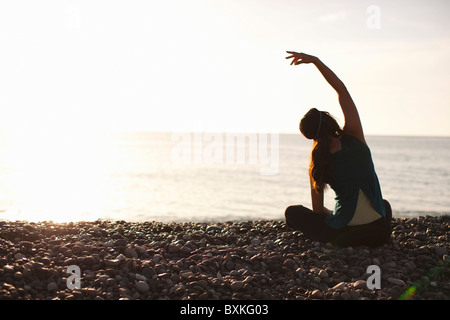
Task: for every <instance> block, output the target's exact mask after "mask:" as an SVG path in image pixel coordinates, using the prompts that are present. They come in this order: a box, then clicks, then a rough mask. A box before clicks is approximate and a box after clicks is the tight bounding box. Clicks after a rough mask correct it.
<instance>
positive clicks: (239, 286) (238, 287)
mask: <svg viewBox="0 0 450 320" xmlns="http://www.w3.org/2000/svg"><path fill="white" fill-rule="evenodd" d="M230 287H231V290H233V291H239V290H241V289H242V288H243V287H244V283H243V282H242V281H233V282H232V283H231V284H230Z"/></svg>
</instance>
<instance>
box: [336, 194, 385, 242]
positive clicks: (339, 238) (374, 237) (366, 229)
mask: <svg viewBox="0 0 450 320" xmlns="http://www.w3.org/2000/svg"><path fill="white" fill-rule="evenodd" d="M384 206H385V209H386V216H385V217H384V218H380V219H378V220H375V221H374V222H371V223H368V224H363V225H359V226H351V227H344V228H342V229H341V230H340V231H339V232H338V234H337V235H336V237H335V238H334V239H333V240H332V241H331V242H332V243H333V244H335V245H338V246H341V247H348V246H370V247H376V246H381V245H383V244H385V243H388V242H389V238H390V237H391V233H392V228H391V220H392V209H391V205H390V204H389V202H388V201H386V200H384Z"/></svg>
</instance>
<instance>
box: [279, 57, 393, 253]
mask: <svg viewBox="0 0 450 320" xmlns="http://www.w3.org/2000/svg"><path fill="white" fill-rule="evenodd" d="M287 53H289V54H290V56H288V57H286V59H291V58H292V62H291V65H293V64H294V65H299V64H302V63H313V64H314V65H315V66H316V67H317V68H318V69H319V71H320V72H321V73H322V75H323V76H324V78H325V79H326V80H327V82H328V83H329V84H330V85H331V86H332V87H333V88H334V89H335V90H336V92H337V94H338V96H339V103H340V106H341V109H342V112H343V113H344V119H345V125H344V127H343V128H342V129H341V128H340V127H339V125H338V124H337V122H336V120H335V119H334V118H333V117H332V116H331V115H330V114H329V113H328V112H325V111H319V110H317V109H315V108H313V109H310V110H309V111H308V112H307V113H306V114H305V116H304V117H303V118H302V119H301V121H300V131H301V133H302V134H303V135H304V136H305V137H306V138H308V139H313V140H314V142H313V149H312V152H311V163H310V168H309V176H310V181H311V200H312V209H313V210H312V211H311V210H310V209H308V208H305V207H303V206H301V205H295V206H290V207H288V208H287V209H286V212H285V217H286V223H287V225H288V226H289V227H291V228H293V229H295V230H300V231H302V232H303V234H304V235H306V236H307V237H309V238H310V239H313V240H316V241H321V242H331V243H333V244H335V245H339V246H358V245H367V246H379V245H382V244H384V243H387V242H388V241H389V238H390V235H391V219H392V211H391V207H390V205H389V202H387V201H386V200H383V198H382V194H381V189H380V184H379V182H378V177H377V174H376V173H375V169H374V165H373V162H372V156H371V153H370V149H369V147H368V146H367V143H366V140H365V139H364V133H363V129H362V125H361V121H360V118H359V114H358V110H357V109H356V106H355V104H354V102H353V100H352V98H351V96H350V94H349V92H348V91H347V88H346V87H345V85H344V83H343V82H342V81H341V80H340V79H339V78H338V77H337V76H336V75H335V74H334V73H333V71H331V70H330V69H329V68H328V67H327V66H326V65H325V64H323V63H322V61H320V60H319V59H318V58H317V57H314V56H311V55H307V54H304V53H297V52H292V51H287ZM327 184H328V185H329V186H330V187H331V188H332V189H333V190H334V192H335V193H336V204H335V208H334V212H332V211H330V210H328V209H327V208H325V207H324V201H323V193H324V190H325V187H326V185H327Z"/></svg>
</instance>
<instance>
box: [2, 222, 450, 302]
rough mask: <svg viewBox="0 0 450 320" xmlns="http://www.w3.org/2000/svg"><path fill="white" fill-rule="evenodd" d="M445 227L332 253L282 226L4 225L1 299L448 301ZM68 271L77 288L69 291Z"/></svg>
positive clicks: (411, 226)
mask: <svg viewBox="0 0 450 320" xmlns="http://www.w3.org/2000/svg"><path fill="white" fill-rule="evenodd" d="M449 223H450V218H449V217H448V216H442V217H431V216H426V217H417V218H414V219H410V220H408V219H402V218H394V219H393V236H392V239H391V242H390V244H387V245H384V246H381V247H375V248H370V247H364V246H362V247H357V246H355V247H344V248H340V247H336V246H334V245H332V244H331V243H320V242H317V241H310V240H307V239H305V237H304V236H303V234H302V233H301V232H298V231H292V230H290V229H289V228H287V226H286V225H285V223H284V222H281V221H263V220H261V221H260V220H258V221H243V222H217V223H214V224H209V223H168V224H164V223H160V222H142V223H135V222H125V221H95V222H76V223H68V224H53V223H52V222H39V223H33V224H31V223H27V222H7V223H2V224H0V252H1V255H0V299H2V298H7V297H16V298H17V299H27V300H30V299H61V300H65V299H68V300H73V299H75V300H78V299H79V300H82V299H100V300H101V299H106V300H118V299H122V300H127V299H128V300H130V299H149V298H151V299H155V300H157V299H164V300H170V299H190V300H195V299H244V300H245V299H300V298H301V299H305V298H306V299H339V300H351V299H363V300H364V299H382V300H386V299H397V298H398V297H399V296H400V295H401V294H402V293H403V292H404V290H405V288H406V287H407V286H410V285H413V284H420V286H417V290H416V292H415V294H414V296H413V297H412V298H413V299H441V300H449V299H450V296H449V295H450V294H449V288H448V281H446V279H448V276H447V275H448V273H449V264H448V263H447V261H449V255H448V253H449V245H448V243H449V242H448V230H449ZM425 230H426V232H425ZM70 265H76V266H78V267H80V271H81V275H82V281H81V284H82V288H81V289H75V290H69V289H68V288H67V283H66V281H67V280H68V277H69V276H70V274H68V273H67V272H66V270H67V267H68V266H70ZM369 265H377V266H379V267H380V268H381V277H382V279H381V289H370V290H369V289H368V288H367V282H366V281H368V277H369V276H370V274H367V273H366V272H367V271H366V270H367V267H368V266H369ZM430 270H432V271H433V272H430Z"/></svg>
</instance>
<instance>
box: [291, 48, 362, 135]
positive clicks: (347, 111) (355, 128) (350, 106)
mask: <svg viewBox="0 0 450 320" xmlns="http://www.w3.org/2000/svg"><path fill="white" fill-rule="evenodd" d="M286 52H287V53H289V54H291V55H290V56H288V57H286V59H291V58H292V61H291V65H292V64H295V65H299V64H302V63H312V64H314V65H315V66H316V67H317V69H318V70H319V71H320V73H322V75H323V77H324V78H325V80H326V81H327V82H328V83H329V84H330V85H331V86H332V87H333V89H334V90H336V92H337V94H338V98H339V104H340V106H341V109H342V113H343V114H344V121H345V125H344V128H343V130H344V132H345V133H348V134H350V135H352V136H355V137H357V138H359V139H360V140H361V141H363V142H364V143H366V141H365V139H364V133H363V129H362V125H361V120H360V118H359V114H358V110H357V108H356V105H355V103H354V102H353V99H352V97H351V96H350V93H349V92H348V90H347V88H346V87H345V85H344V83H343V82H342V81H341V80H340V79H339V78H338V77H337V76H336V74H335V73H334V72H333V71H332V70H331V69H330V68H328V67H327V66H326V65H325V64H324V63H323V62H322V61H320V59H319V58H317V57H314V56H311V55H308V54H305V53H297V52H294V51H286Z"/></svg>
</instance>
